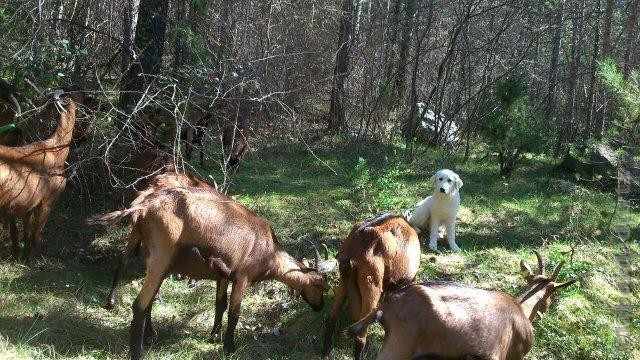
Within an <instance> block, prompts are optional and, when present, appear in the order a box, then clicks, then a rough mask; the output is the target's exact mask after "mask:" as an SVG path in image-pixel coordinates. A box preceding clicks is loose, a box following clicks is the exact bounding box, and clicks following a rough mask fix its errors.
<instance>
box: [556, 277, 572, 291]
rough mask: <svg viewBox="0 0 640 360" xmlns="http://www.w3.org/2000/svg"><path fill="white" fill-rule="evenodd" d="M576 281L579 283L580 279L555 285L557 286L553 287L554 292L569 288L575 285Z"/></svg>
mask: <svg viewBox="0 0 640 360" xmlns="http://www.w3.org/2000/svg"><path fill="white" fill-rule="evenodd" d="M576 281H578V279H571V280H569V281H565V282H563V283H560V284H555V285H553V288H554V290H558V289H562V288H563V287H567V286H569V285H571V284H573V283H574V282H576Z"/></svg>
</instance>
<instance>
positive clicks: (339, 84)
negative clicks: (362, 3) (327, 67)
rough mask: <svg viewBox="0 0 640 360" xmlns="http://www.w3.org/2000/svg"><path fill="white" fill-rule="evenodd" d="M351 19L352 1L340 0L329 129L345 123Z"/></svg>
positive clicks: (340, 126)
mask: <svg viewBox="0 0 640 360" xmlns="http://www.w3.org/2000/svg"><path fill="white" fill-rule="evenodd" d="M352 19H353V1H352V0H342V14H341V16H340V30H339V33H338V53H337V55H336V65H335V68H334V72H333V86H332V88H331V104H330V106H329V124H328V125H329V126H328V130H329V131H339V130H342V129H344V126H345V125H346V115H345V113H344V101H345V90H344V83H345V81H346V80H347V75H348V72H349V57H350V55H351V49H350V44H351V35H352V34H351V29H353V27H352Z"/></svg>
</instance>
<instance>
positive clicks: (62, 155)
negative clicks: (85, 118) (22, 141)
mask: <svg viewBox="0 0 640 360" xmlns="http://www.w3.org/2000/svg"><path fill="white" fill-rule="evenodd" d="M65 110H66V111H65V112H62V113H60V116H59V119H58V126H57V127H56V131H55V132H54V133H53V135H51V137H50V138H49V139H47V140H45V141H37V142H34V143H31V144H28V145H25V146H20V147H9V146H0V159H2V160H3V161H4V162H7V161H20V162H22V163H23V164H31V165H32V166H35V167H40V168H41V167H56V166H58V167H59V166H62V165H64V162H65V160H66V159H67V155H68V154H69V143H70V142H71V137H72V136H73V127H74V125H75V122H76V106H75V104H74V103H69V105H67V106H66V107H65ZM50 151H53V152H56V155H55V156H54V157H49V156H47V155H46V153H47V152H50ZM52 160H53V162H52Z"/></svg>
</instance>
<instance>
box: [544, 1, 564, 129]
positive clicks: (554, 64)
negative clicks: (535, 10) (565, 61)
mask: <svg viewBox="0 0 640 360" xmlns="http://www.w3.org/2000/svg"><path fill="white" fill-rule="evenodd" d="M563 13H564V0H561V1H560V3H559V4H558V5H557V8H556V14H555V16H554V19H553V26H554V28H555V29H554V35H553V49H552V50H551V64H550V66H549V90H548V91H547V116H548V117H551V118H555V119H560V116H557V114H556V109H555V101H556V99H555V93H556V84H557V82H558V64H559V62H560V43H561V41H562V18H563ZM556 121H557V120H556Z"/></svg>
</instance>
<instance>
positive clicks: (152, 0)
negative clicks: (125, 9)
mask: <svg viewBox="0 0 640 360" xmlns="http://www.w3.org/2000/svg"><path fill="white" fill-rule="evenodd" d="M168 2H169V1H168V0H142V1H141V2H140V13H139V17H138V19H139V21H138V23H139V26H137V29H136V35H135V39H134V45H135V48H136V50H137V51H138V56H137V57H136V58H134V60H133V63H132V64H131V66H130V67H129V68H128V70H127V72H126V74H125V76H124V79H123V82H122V87H121V93H120V100H119V105H120V109H121V110H122V111H123V112H124V113H125V114H128V113H129V112H130V111H131V110H132V109H131V106H132V105H134V104H136V103H138V101H139V100H140V99H141V97H142V94H143V92H144V90H145V88H147V87H148V86H149V85H150V84H151V83H152V82H153V78H152V76H150V75H155V74H158V73H159V72H160V64H161V61H162V53H163V50H164V37H165V32H166V26H167V8H168Z"/></svg>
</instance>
